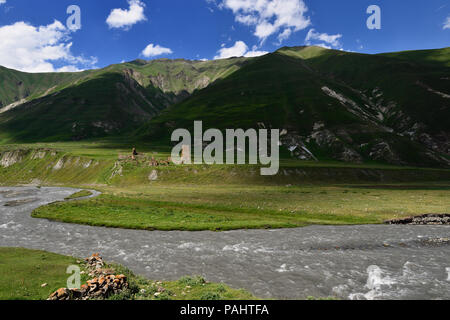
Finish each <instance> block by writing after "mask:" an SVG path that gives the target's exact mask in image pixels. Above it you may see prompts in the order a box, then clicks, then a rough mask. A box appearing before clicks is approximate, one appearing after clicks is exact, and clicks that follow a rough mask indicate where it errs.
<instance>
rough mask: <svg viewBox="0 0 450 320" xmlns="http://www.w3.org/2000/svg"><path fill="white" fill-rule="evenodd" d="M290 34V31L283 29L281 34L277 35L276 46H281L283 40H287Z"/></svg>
mask: <svg viewBox="0 0 450 320" xmlns="http://www.w3.org/2000/svg"><path fill="white" fill-rule="evenodd" d="M291 34H292V30H291V29H289V28H286V29H284V31H283V32H282V33H280V34H279V35H278V44H281V43H282V42H283V41H284V40H287V39H289V37H290V36H291Z"/></svg>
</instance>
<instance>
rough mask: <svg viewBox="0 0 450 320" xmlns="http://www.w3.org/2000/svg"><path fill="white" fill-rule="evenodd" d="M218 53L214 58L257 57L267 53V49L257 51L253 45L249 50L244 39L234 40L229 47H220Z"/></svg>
mask: <svg viewBox="0 0 450 320" xmlns="http://www.w3.org/2000/svg"><path fill="white" fill-rule="evenodd" d="M217 53H218V55H217V56H215V57H214V60H217V59H227V58H231V57H247V58H252V57H259V56H262V55H265V54H267V53H268V52H267V51H257V50H256V48H255V47H253V49H252V50H251V51H249V48H248V46H247V45H246V44H245V42H244V41H236V42H235V44H234V45H233V46H232V47H230V48H222V49H220V50H219V51H217Z"/></svg>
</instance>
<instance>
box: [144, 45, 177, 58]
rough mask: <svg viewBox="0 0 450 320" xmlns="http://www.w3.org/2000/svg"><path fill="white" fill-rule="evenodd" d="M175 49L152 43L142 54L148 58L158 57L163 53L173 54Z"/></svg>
mask: <svg viewBox="0 0 450 320" xmlns="http://www.w3.org/2000/svg"><path fill="white" fill-rule="evenodd" d="M172 53H173V51H172V50H171V49H169V48H164V47H161V46H160V45H154V44H153V43H150V44H149V45H148V46H147V47H145V49H144V50H143V51H142V53H141V54H142V55H143V56H144V57H146V58H150V57H156V56H160V55H163V54H172Z"/></svg>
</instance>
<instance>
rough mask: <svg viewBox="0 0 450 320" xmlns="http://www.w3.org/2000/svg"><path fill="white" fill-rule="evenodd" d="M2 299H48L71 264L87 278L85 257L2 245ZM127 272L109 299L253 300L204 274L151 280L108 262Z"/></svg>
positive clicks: (63, 281)
mask: <svg viewBox="0 0 450 320" xmlns="http://www.w3.org/2000/svg"><path fill="white" fill-rule="evenodd" d="M0 261H1V263H0V274H2V275H6V274H7V275H8V277H0V300H47V298H48V297H49V296H50V294H51V293H53V292H55V291H56V290H57V289H60V288H64V287H66V282H67V278H68V277H69V276H70V275H69V274H67V273H66V270H67V268H68V267H69V266H71V265H75V266H78V267H80V270H81V272H83V275H82V280H83V282H86V280H87V279H88V275H87V271H88V270H87V269H86V266H85V264H84V263H83V261H84V259H80V258H74V257H70V256H64V255H59V254H53V253H49V252H45V251H38V250H27V249H23V248H0ZM104 268H105V269H109V270H111V269H113V270H114V271H115V272H116V273H120V274H124V275H125V276H126V278H127V281H128V287H127V289H125V290H123V291H121V292H118V293H116V294H113V295H111V296H109V297H108V299H109V300H253V299H255V297H254V296H252V295H251V294H250V293H248V292H246V291H244V290H235V289H231V288H230V287H228V286H226V285H224V284H218V283H210V282H207V281H206V280H205V279H203V278H202V277H183V278H181V279H180V280H178V281H151V280H148V279H145V278H144V277H139V276H136V275H135V274H134V273H133V272H132V271H131V270H129V269H128V268H125V267H123V266H120V265H117V264H106V265H105V266H104Z"/></svg>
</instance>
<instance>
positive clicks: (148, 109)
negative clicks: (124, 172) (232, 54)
mask: <svg viewBox="0 0 450 320" xmlns="http://www.w3.org/2000/svg"><path fill="white" fill-rule="evenodd" d="M246 61H247V59H245V58H240V59H234V60H228V61H207V62H202V61H186V60H168V59H163V60H154V61H144V60H136V61H133V62H129V63H124V64H119V65H112V66H109V67H107V68H104V69H100V70H92V71H86V72H81V73H55V74H27V73H22V72H18V71H13V70H9V69H6V68H2V69H0V79H3V82H4V83H5V86H4V87H2V91H1V92H0V94H1V95H0V100H3V101H5V102H4V106H3V108H0V139H3V140H4V141H10V142H34V141H61V140H81V139H86V138H93V137H102V136H106V135H117V134H122V133H125V132H128V131H131V130H135V129H136V128H137V127H138V126H139V125H141V124H143V123H144V122H146V121H148V120H150V119H152V118H153V117H154V116H156V115H157V114H159V112H160V111H161V110H163V109H165V108H166V107H168V106H170V105H172V104H174V103H176V102H179V101H181V100H183V99H185V98H187V97H189V96H190V95H191V94H192V93H193V92H194V91H195V90H198V89H202V88H205V87H206V86H208V85H209V84H210V83H212V82H213V81H216V80H217V79H219V78H222V77H226V76H228V75H229V74H231V73H232V72H234V71H235V70H237V69H238V68H239V67H240V66H241V65H243V64H245V62H246ZM7 104H8V105H7Z"/></svg>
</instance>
